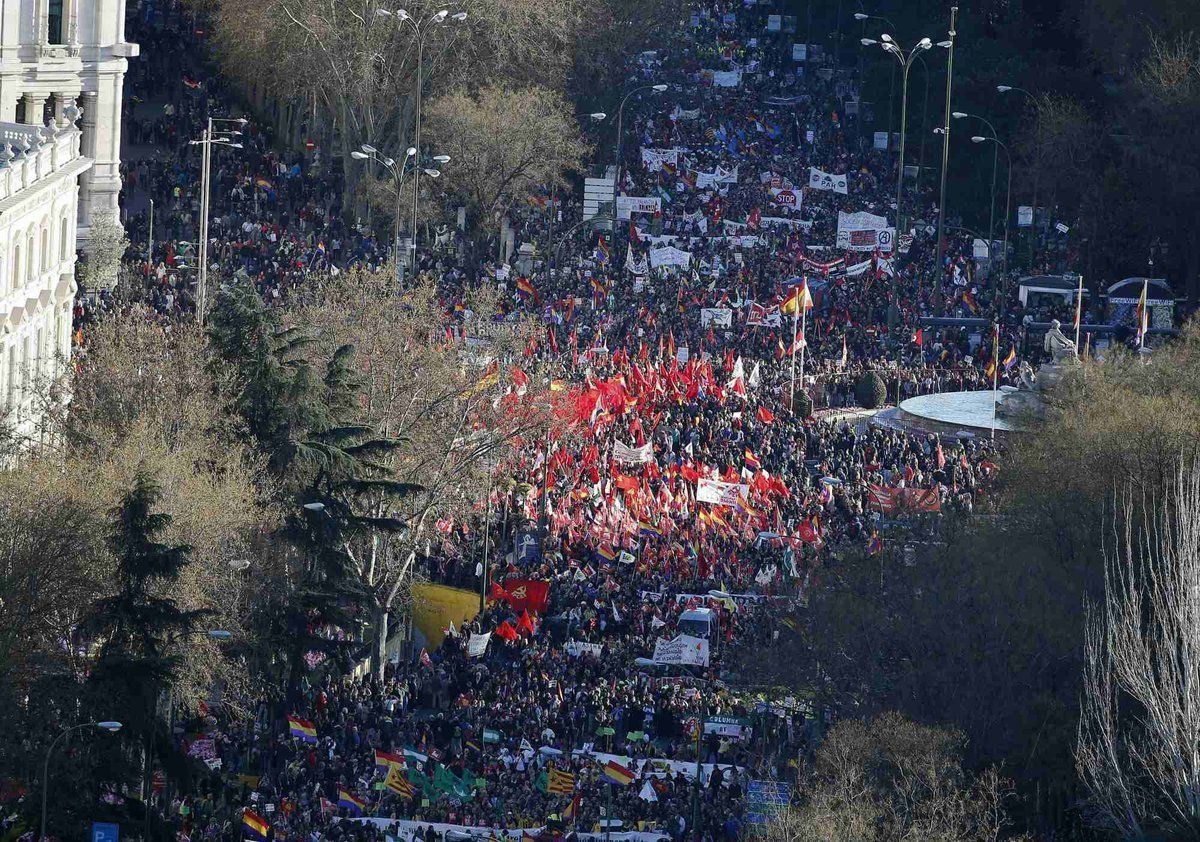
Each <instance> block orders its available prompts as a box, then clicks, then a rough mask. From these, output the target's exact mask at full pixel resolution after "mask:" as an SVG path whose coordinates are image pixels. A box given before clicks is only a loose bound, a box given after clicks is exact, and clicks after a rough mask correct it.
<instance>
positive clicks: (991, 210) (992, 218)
mask: <svg viewBox="0 0 1200 842" xmlns="http://www.w3.org/2000/svg"><path fill="white" fill-rule="evenodd" d="M950 116H952V117H953V118H954V119H955V120H962V119H963V118H965V117H974V118H975V119H976V120H978V121H979V122H981V123H983V124H984V125H985V126H987V127H988V129H989V130H990V131H991V133H992V137H996V127H995V126H993V125H992V124H991V122H989V121H988V120H986V119H984V118H983V117H980V116H979V115H978V114H967V113H966V112H963V111H955V112H953V113H952V114H951V115H950ZM971 140H972V142H975V143H978V141H976V140H975V139H974V138H971ZM1005 151H1007V150H1005ZM999 158H1000V150H999V147H997V148H996V149H994V150H993V151H992V198H991V202H990V204H989V206H988V236H989V237H991V238H992V239H993V240H994V239H995V238H996V167H997V165H998V164H999Z"/></svg>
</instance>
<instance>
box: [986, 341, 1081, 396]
mask: <svg viewBox="0 0 1200 842" xmlns="http://www.w3.org/2000/svg"><path fill="white" fill-rule="evenodd" d="M1042 348H1043V350H1045V352H1046V353H1047V354H1049V355H1050V359H1051V362H1048V363H1042V364H1041V366H1039V367H1038V372H1037V374H1036V375H1035V374H1034V373H1033V368H1032V367H1031V366H1030V365H1029V363H1027V362H1022V363H1021V369H1020V371H1021V374H1020V384H1021V385H1020V386H1019V387H1017V388H1014V387H1012V386H1004V387H1002V388H1001V390H1000V391H1001V396H1000V399H999V400H997V401H996V414H997V415H1001V416H1004V417H1008V418H1011V417H1014V416H1018V415H1027V416H1033V417H1035V418H1042V417H1045V414H1046V392H1047V391H1048V390H1051V389H1053V388H1054V387H1055V386H1057V385H1058V383H1059V382H1060V381H1061V380H1062V378H1063V375H1064V374H1066V373H1067V371H1068V370H1070V369H1074V368H1076V367H1078V366H1079V351H1078V349H1077V348H1076V347H1075V343H1074V342H1072V341H1071V340H1070V339H1069V338H1068V337H1067V336H1066V334H1064V333H1063V332H1062V324H1061V323H1060V322H1059V321H1058V320H1057V319H1055V320H1054V321H1052V322H1051V323H1050V329H1049V330H1048V331H1046V338H1045V339H1043V340H1042Z"/></svg>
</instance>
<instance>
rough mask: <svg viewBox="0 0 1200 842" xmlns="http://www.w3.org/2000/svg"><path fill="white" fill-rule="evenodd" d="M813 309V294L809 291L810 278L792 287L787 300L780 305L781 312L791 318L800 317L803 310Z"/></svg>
mask: <svg viewBox="0 0 1200 842" xmlns="http://www.w3.org/2000/svg"><path fill="white" fill-rule="evenodd" d="M812 307H813V300H812V294H811V293H809V291H808V278H805V279H803V280H802V281H800V283H799V284H798V285H796V286H794V287H792V291H791V292H789V293H788V295H787V298H785V299H783V303H782V304H780V305H779V312H781V313H786V314H787V315H789V316H799V315H800V311H801V310H811V309H812Z"/></svg>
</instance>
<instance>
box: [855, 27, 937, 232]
mask: <svg viewBox="0 0 1200 842" xmlns="http://www.w3.org/2000/svg"><path fill="white" fill-rule="evenodd" d="M875 43H877V42H875V41H874V40H873V39H871V38H864V39H863V44H864V45H870V44H875ZM878 43H879V45H880V46H881V47H882V48H883V50H884V52H886V53H888V54H889V55H891V56H893V57H894V58H895V59H896V61H898V62H900V67H901V69H902V72H901V81H900V155H899V159H900V165H899V168H898V170H899V171H898V173H897V175H896V233H897V235H899V233H900V231H902V230H903V228H904V224H903V219H902V216H901V210H900V202H901V200H902V198H903V194H904V143H905V139H906V135H907V133H908V71H909V70H911V69H912V66H913V62H914V61H916V59H917V56H919V55H920V54H921V53H923V52H924V51H925V50H928V49H929V48H931V47H932V46H933V42H932V41H931V40H929V39H928V38H922V39H921V40H920V41H918V42H917V45H916V46H915V47H913V48H912V49H911V50H910V51H909V52H907V53H905V52H904V49H903V48H902V47H901V46H900V45H899V44H898V43H896V41H895V40H894V39H893V38H892V36H891V35H888V34H887V33H886V32H885V33H884V34H883V35H881V36H880V39H879V42H878ZM889 140H890V138H889ZM889 145H890V143H889Z"/></svg>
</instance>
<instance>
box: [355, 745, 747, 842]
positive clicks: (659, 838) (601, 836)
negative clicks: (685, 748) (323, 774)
mask: <svg viewBox="0 0 1200 842" xmlns="http://www.w3.org/2000/svg"><path fill="white" fill-rule="evenodd" d="M672 762H677V763H679V765H680V766H681V767H685V766H687V765H688V764H687V762H686V761H683V760H679V761H672ZM691 765H692V770H693V776H694V773H695V766H696V764H695V763H693V764H691ZM708 765H709V764H706V763H702V764H701V765H700V769H701V772H702V773H703V772H707V771H710V770H708V769H706V767H707V766H708ZM721 768H723V769H728V768H729V767H727V766H722V767H721ZM680 771H681V772H683V773H684V774H686V773H687V770H686V769H683V768H681V769H680ZM739 771H741V770H740V769H739ZM333 820H334V821H335V822H338V821H342V819H341V818H339V817H337V816H334V818H333ZM345 821H352V822H357V823H359V824H370V825H374V826H375V827H377V828H379V829H380V830H384V831H386V832H387V834H388V835H390V836H393V837H396V838H397V839H400V840H403V842H424V839H425V829H426V828H432V829H433V832H434V833H436V834H437V837H438V838H439V839H447V838H449V839H477V840H489V839H507V840H512V842H519V840H520V839H522V838H523V837H525V836H529V837H531V838H535V839H536V838H538V837H540V836H541V835H542V834H543V833H544V832H545V830H546V829H545V828H526V829H520V828H515V829H512V830H504V829H501V828H496V827H483V826H478V827H477V826H474V825H463V824H446V823H444V822H428V821H416V820H413V819H385V818H376V817H374V816H366V817H362V818H351V819H346V820H345ZM615 826H616V825H614V827H615ZM574 835H575V836H577V837H579V839H580V842H608V840H610V839H611V842H670V839H671V837H670V836H668V835H667V834H665V833H658V832H656V831H651V830H646V831H633V830H630V831H621V832H618V831H614V830H610V831H608V832H607V833H576V834H574Z"/></svg>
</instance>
